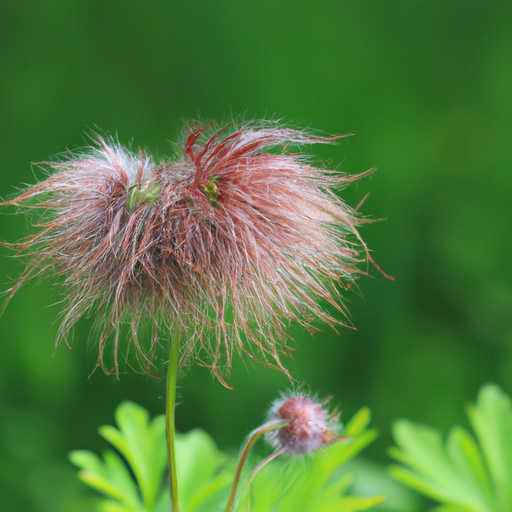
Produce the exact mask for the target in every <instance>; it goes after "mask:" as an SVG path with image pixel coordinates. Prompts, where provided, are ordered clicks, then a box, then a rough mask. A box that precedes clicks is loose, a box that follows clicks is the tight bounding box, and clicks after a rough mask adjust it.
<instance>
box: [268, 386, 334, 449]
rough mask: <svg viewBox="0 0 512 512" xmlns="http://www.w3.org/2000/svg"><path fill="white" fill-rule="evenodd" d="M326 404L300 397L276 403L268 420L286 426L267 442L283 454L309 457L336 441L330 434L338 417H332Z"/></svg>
mask: <svg viewBox="0 0 512 512" xmlns="http://www.w3.org/2000/svg"><path fill="white" fill-rule="evenodd" d="M326 403H327V401H325V402H318V401H317V400H316V399H315V398H310V397H307V396H304V395H300V394H299V395H293V396H288V397H282V398H280V399H278V400H276V401H275V402H274V403H273V404H272V406H271V408H270V411H269V414H268V418H267V419H268V420H269V421H272V420H279V419H283V420H288V421H289V423H288V424H287V425H285V426H284V427H282V428H280V429H278V430H275V431H273V432H270V433H269V434H268V436H267V439H268V441H269V442H270V443H271V444H272V445H273V446H275V447H277V448H278V449H280V450H281V451H282V452H287V453H296V454H299V453H311V452H313V451H316V450H319V449H320V448H323V447H324V446H326V445H328V444H330V443H331V442H332V441H333V440H334V439H339V438H340V437H339V436H338V435H337V434H336V433H335V432H334V430H333V428H336V427H337V426H338V415H337V414H331V413H330V412H329V411H328V410H327V409H326V408H325V405H326Z"/></svg>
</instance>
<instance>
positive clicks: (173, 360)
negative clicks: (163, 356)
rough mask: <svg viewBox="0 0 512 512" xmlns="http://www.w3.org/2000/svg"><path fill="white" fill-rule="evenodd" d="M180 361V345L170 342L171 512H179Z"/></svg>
mask: <svg viewBox="0 0 512 512" xmlns="http://www.w3.org/2000/svg"><path fill="white" fill-rule="evenodd" d="M179 359H180V344H179V342H178V339H177V338H174V339H172V340H171V344H170V347H169V365H168V367H167V390H166V410H165V418H166V423H167V456H168V459H169V478H170V483H171V499H172V510H173V512H179V510H180V506H179V501H178V478H177V475H176V449H175V437H176V435H175V434H176V425H175V408H176V379H177V376H178V363H179Z"/></svg>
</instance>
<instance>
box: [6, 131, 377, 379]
mask: <svg viewBox="0 0 512 512" xmlns="http://www.w3.org/2000/svg"><path fill="white" fill-rule="evenodd" d="M187 130H188V134H187V136H186V139H185V143H184V148H183V156H182V157H181V159H180V160H178V161H162V162H160V163H156V162H154V161H153V160H152V159H151V157H150V156H148V155H147V154H146V153H145V152H143V151H141V150H139V151H138V152H136V153H134V152H131V151H129V150H127V149H125V148H123V147H122V146H121V145H119V144H118V143H117V142H116V141H114V140H104V139H102V138H99V137H98V144H97V145H96V146H94V147H92V148H90V149H89V150H87V151H85V152H83V153H78V154H70V155H68V156H67V157H66V158H64V159H62V160H60V161H58V162H54V163H50V164H48V165H47V166H45V167H46V168H49V171H51V172H50V173H49V175H48V177H47V178H46V179H45V180H44V181H42V182H40V183H38V184H36V185H34V186H32V187H31V188H29V189H28V190H26V191H25V192H23V193H22V194H21V195H20V196H18V197H17V198H15V199H13V200H11V201H8V202H6V203H4V204H8V205H18V206H23V207H26V208H28V209H36V210H38V211H39V212H40V216H39V222H38V223H37V226H36V227H37V231H36V232H35V233H34V234H32V235H30V236H29V237H28V238H27V239H26V240H25V241H23V242H20V243H18V244H15V245H16V247H17V249H18V250H19V252H20V254H24V255H28V256H30V259H29V262H28V265H27V268H26V270H25V272H24V273H23V275H22V276H21V278H20V279H19V280H18V282H17V284H16V285H15V286H14V287H13V288H12V289H11V290H10V296H12V294H14V293H15V292H16V290H17V289H19V288H20V287H21V286H22V284H23V283H25V282H26V281H27V280H28V279H30V278H31V277H35V276H39V275H41V274H43V273H45V272H46V273H48V272H49V273H52V274H55V275H57V276H61V278H62V282H63V286H64V293H65V297H66V301H67V306H66V308H65V311H64V318H63V321H62V324H61V326H60V329H59V339H63V340H67V339H68V337H69V334H70V330H71V329H72V327H73V326H74V324H75V323H76V322H77V321H78V319H79V318H81V317H82V316H89V315H93V316H94V318H95V326H96V329H95V330H94V331H93V333H95V337H96V336H97V343H98V345H99V360H98V361H99V364H100V365H101V366H103V368H104V369H106V370H110V368H106V363H105V359H104V354H105V352H106V350H107V348H108V347H111V350H112V351H113V354H114V361H113V363H112V366H113V367H112V368H111V369H112V370H114V371H117V370H118V356H117V354H118V347H119V346H120V345H121V332H123V336H125V335H126V336H127V337H128V339H129V341H130V343H128V344H127V345H126V346H125V349H124V350H123V352H126V351H128V349H129V347H133V348H134V351H135V353H136V355H137V358H138V359H139V361H140V363H141V365H142V368H143V369H144V371H146V372H147V373H148V374H152V373H153V372H154V371H155V367H156V366H158V357H159V356H157V352H158V350H157V349H158V347H159V345H160V340H161V339H165V338H168V337H169V333H174V332H181V333H182V334H183V339H182V340H181V343H182V346H181V354H182V363H184V362H185V361H186V360H187V359H189V358H190V357H191V356H195V357H196V360H197V361H198V362H199V363H201V364H204V365H207V366H209V367H210V368H211V369H212V371H213V372H214V373H215V374H217V376H219V378H221V374H222V373H223V371H224V372H225V373H229V370H230V368H231V363H232V354H233V352H234V351H237V352H239V353H245V354H247V355H249V356H250V357H252V358H254V359H257V360H262V361H265V362H267V363H269V364H274V365H275V366H277V367H278V368H280V369H282V370H283V371H286V370H284V368H283V366H282V364H281V362H280V354H281V353H282V352H286V344H285V342H284V341H283V340H285V339H286V335H285V327H286V324H287V323H288V322H289V321H292V320H296V321H298V322H299V323H300V324H301V325H303V326H305V327H308V328H310V325H309V320H310V319H311V318H314V317H316V318H319V319H321V320H323V321H325V322H326V323H327V324H329V325H331V326H334V325H335V324H337V323H338V324H339V323H342V321H341V320H340V319H339V318H337V317H334V316H332V315H331V314H329V313H327V312H326V311H325V310H324V309H322V307H321V305H320V304H321V303H328V304H330V305H332V306H334V308H336V309H337V310H339V311H340V312H341V313H342V314H345V313H346V312H345V307H344V305H343V302H342V297H341V295H340V293H341V290H343V289H345V288H349V287H350V285H351V283H352V282H353V281H354V279H355V278H356V276H357V275H359V274H361V273H365V272H364V271H363V270H359V269H358V268H357V265H358V264H360V263H361V262H364V261H365V260H367V259H369V260H371V258H370V256H369V254H368V251H367V249H366V246H365V245H364V243H363V242H362V239H361V237H360V236H359V234H358V232H357V226H358V225H360V224H362V223H363V222H365V220H364V219H361V218H360V217H359V216H358V215H357V214H356V212H355V211H354V210H353V209H351V208H350V207H348V206H347V205H346V204H345V203H344V202H343V201H342V200H341V199H340V198H339V197H338V196H337V195H336V194H335V191H336V190H338V189H339V188H341V187H343V186H344V185H345V184H347V183H348V182H351V181H354V180H356V179H359V178H360V177H362V176H365V175H367V174H368V173H370V172H372V171H371V170H370V171H367V172H366V173H362V174H360V175H357V176H346V175H343V174H340V173H337V172H333V171H329V170H326V169H321V168H317V167H314V166H312V165H311V164H310V163H308V160H307V158H305V157H304V155H302V154H301V153H298V152H291V150H290V148H300V147H301V146H304V145H308V144H317V143H320V144H321V143H329V142H332V141H334V140H336V139H337V138H339V137H332V138H323V137H315V136H311V135H308V134H307V133H305V132H302V131H299V130H293V129H290V128H282V127H280V126H278V125H277V124H275V123H269V122H264V121H262V122H258V123H245V124H241V125H239V126H237V125H236V123H233V124H232V125H229V126H228V127H225V128H222V129H217V130H216V129H215V128H214V127H213V126H210V125H207V126H201V127H198V126H194V127H192V126H189V127H188V128H187ZM125 331H126V332H125ZM143 333H144V334H143Z"/></svg>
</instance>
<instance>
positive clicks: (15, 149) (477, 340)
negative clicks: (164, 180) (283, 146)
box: [0, 0, 512, 512]
mask: <svg viewBox="0 0 512 512" xmlns="http://www.w3.org/2000/svg"><path fill="white" fill-rule="evenodd" d="M244 113H245V115H246V117H247V118H261V117H274V118H283V119H284V120H285V121H286V122H288V123H290V124H292V125H294V126H299V127H312V128H314V129H318V130H321V131H323V132H327V133H345V132H352V131H355V132H357V136H356V137H352V138H350V139H344V140H343V141H342V142H341V143H340V144H339V145H336V146H329V147H316V148H315V147H313V148H311V151H312V152H313V154H314V155H315V156H316V157H317V158H318V159H323V160H327V161H329V162H332V165H333V166H339V168H340V169H341V170H342V171H345V172H349V173H357V172H360V171H364V170H366V169H368V168H370V167H373V166H377V167H378V169H379V170H378V172H377V173H375V174H373V175H372V176H371V177H369V178H366V179H365V180H363V181H361V182H358V183H357V184H354V185H352V187H351V188H349V189H348V190H347V191H346V192H345V193H344V197H346V199H347V201H348V202H349V203H350V204H351V205H353V206H355V205H356V204H357V203H358V202H359V200H360V199H361V198H362V197H363V196H364V195H365V194H366V193H367V192H368V191H371V195H370V197H369V198H368V199H367V201H366V202H365V204H364V206H363V212H364V213H365V214H367V215H370V216H372V217H373V218H386V219H387V220H386V221H385V222H379V223H375V224H370V225H367V226H365V227H364V228H363V229H362V234H363V236H364V238H365V240H366V241H367V243H368V245H369V246H370V247H371V248H372V249H373V250H374V252H373V256H374V258H375V259H376V260H377V261H378V263H379V265H380V266H381V267H382V268H383V269H384V270H385V271H386V272H388V273H390V274H392V275H393V276H395V278H396V281H395V282H391V281H388V280H386V279H385V278H384V277H383V276H381V275H380V274H379V273H378V272H376V271H373V270H372V272H371V274H372V275H371V277H364V278H361V279H360V281H359V288H360V289H359V292H356V293H352V294H351V295H350V296H349V297H348V301H349V303H350V305H349V306H350V310H351V313H352V321H353V323H354V325H355V326H356V328H357V330H349V329H343V330H340V332H339V334H336V333H333V332H329V331H327V330H326V331H325V332H322V333H317V334H316V335H315V336H314V337H313V338H311V337H310V336H308V335H305V334H303V333H302V332H300V331H298V330H293V331H292V334H293V336H294V337H295V338H296V340H297V343H296V350H295V355H294V358H293V360H290V361H288V367H289V369H290V370H291V372H292V374H293V375H294V377H295V378H296V379H297V380H298V381H305V382H307V383H308V385H309V386H310V388H311V390H313V391H315V392H318V393H319V395H320V396H327V395H334V396H335V398H334V400H333V403H335V404H339V405H340V407H341V409H342V410H343V418H348V417H350V416H351V415H352V414H353V413H354V412H355V411H356V410H357V409H358V408H359V407H361V406H362V405H367V406H369V407H370V408H371V410H372V411H373V415H374V420H373V423H374V425H376V426H377V427H378V428H379V430H380V432H381V435H380V437H379V440H378V441H377V442H376V443H374V445H372V447H371V448H370V449H368V450H367V451H366V454H367V457H368V458H369V460H372V461H374V462H376V463H378V464H380V465H385V464H387V463H389V462H390V459H389V458H388V456H387V454H386V450H387V447H388V446H390V445H391V444H392V439H391V435H390V424H391V423H392V421H393V420H394V419H396V418H399V417H408V418H410V419H412V420H414V421H421V422H426V423H430V424H432V425H435V426H437V427H439V428H441V429H443V430H446V429H447V428H448V427H449V426H450V425H452V424H454V423H463V424H465V423H466V420H465V414H464V405H465V404H466V403H467V402H468V401H469V400H473V399H474V398H475V395H476V392H477V390H478V388H479V387H480V386H481V385H482V384H483V383H484V382H487V381H494V382H496V383H498V384H499V385H500V386H501V387H502V388H503V389H504V390H505V391H507V392H508V393H510V392H512V267H511V265H510V262H509V260H510V257H511V249H512V247H511V245H512V244H511V241H510V238H509V237H510V236H511V234H512V229H511V228H512V215H511V213H512V207H511V205H512V202H511V199H510V198H511V197H512V172H511V166H512V145H511V138H512V137H511V135H512V133H511V132H512V3H511V2H510V1H509V0H501V1H500V0H495V1H493V2H488V1H485V0H481V1H473V0H458V1H455V0H452V1H446V0H430V1H421V0H395V1H386V0H325V1H318V2H315V3H313V2H310V1H305V0H295V1H293V2H291V1H287V2H284V1H276V0H274V1H269V0H259V1H257V2H241V1H235V0H216V1H206V0H190V1H182V2H178V1H171V0H167V1H164V0H154V1H147V2H142V1H139V2H137V1H127V0H124V1H120V0H108V1H105V0H101V1H100V0H26V1H18V0H2V1H1V2H0V151H1V160H0V173H1V180H0V197H2V198H6V197H9V196H10V195H12V194H13V192H15V190H16V187H19V186H21V184H23V183H34V181H35V179H36V177H35V176H34V171H33V169H32V168H31V162H38V161H43V160H47V159H48V158H51V157H52V155H55V154H58V153H60V152H62V151H63V150H65V149H67V148H70V149H73V148H77V147H81V146H83V145H85V144H87V143H88V141H89V139H88V136H87V134H88V133H90V131H91V130H94V129H96V127H99V129H101V130H102V131H103V132H106V133H110V134H113V135H117V136H118V137H119V139H120V141H121V142H123V143H132V142H133V144H134V146H141V147H144V148H147V149H148V150H150V151H151V152H153V153H155V154H157V155H159V156H164V155H166V154H171V153H172V147H171V144H170V143H169V141H172V140H176V139H177V137H178V136H179V134H180V129H181V127H182V125H183V122H184V121H186V120H189V119H192V118H197V117H201V118H206V119H215V118H217V119H226V118H229V117H231V116H238V115H240V114H244ZM35 174H36V175H37V177H40V174H37V172H36V173H35ZM12 213H13V211H12V210H11V209H10V210H9V211H8V212H6V214H4V215H1V216H0V238H1V239H2V240H4V241H10V242H14V241H17V240H19V239H20V238H21V237H22V236H23V234H24V233H26V228H27V226H26V221H25V220H24V219H23V218H21V217H19V216H14V215H12ZM0 252H1V254H0V271H1V272H0V286H1V287H2V289H3V290H5V289H7V288H8V287H9V282H10V279H12V278H15V277H16V276H18V275H19V273H20V272H21V269H22V264H21V262H20V261H17V260H16V259H13V258H11V257H9V256H10V255H11V254H12V253H11V252H10V251H9V250H8V249H6V248H1V249H0ZM58 298H59V295H58V290H56V289H55V287H54V286H52V283H51V282H45V283H43V284H40V285H37V286H32V285H29V286H26V287H25V288H24V289H23V290H22V291H21V292H20V293H18V295H16V297H15V298H14V299H13V300H12V302H11V303H10V304H9V306H8V308H7V309H6V311H5V313H4V315H3V316H2V317H1V318H0V510H9V511H10V512H18V511H29V512H46V511H52V512H60V511H77V512H78V511H80V510H84V511H85V510H91V503H90V502H89V501H88V499H89V498H88V494H87V490H86V489H85V488H84V487H83V486H82V485H81V484H80V483H79V482H78V480H77V479H76V477H75V470H74V468H73V467H72V466H71V465H70V464H69V463H68V462H67V453H68V452H69V451H70V450H71V449H76V448H87V449H93V450H100V449H101V448H102V447H104V443H103V442H102V441H101V439H100V437H99V436H98V435H97V427H98V426H99V425H101V424H103V423H111V422H112V421H113V410H114V408H115V406H116V405H117V404H118V403H119V402H120V401H122V400H124V399H130V400H134V401H137V402H138V403H140V404H142V405H144V406H145V407H147V408H148V409H149V410H150V411H151V412H152V413H154V414H158V413H161V412H163V410H164V402H163V393H164V389H163V384H162V383H161V382H158V381H153V380H150V379H148V378H146V377H144V376H141V375H132V374H127V375H121V376H120V378H119V380H116V379H115V378H114V377H105V376H104V375H102V374H101V373H100V372H96V373H95V374H94V375H93V376H92V377H91V378H88V375H89V373H90V372H91V370H92V368H93V366H94V362H95V354H93V353H91V351H89V350H88V349H87V332H88V327H89V324H88V322H87V321H83V322H81V323H80V324H79V326H78V328H77V330H76V335H75V340H74V346H73V349H72V350H68V349H67V348H66V347H64V346H61V347H59V348H58V349H57V350H55V349H54V339H55V334H56V329H57V325H58V314H59V311H60V309H61V306H59V305H58V304H56V302H57V300H58ZM230 383H231V384H232V385H233V386H234V388H235V389H234V391H228V390H226V389H225V388H223V387H222V386H221V385H220V384H219V383H218V382H217V381H215V380H214V379H213V378H212V377H211V376H210V375H209V373H208V371H207V370H206V369H202V368H192V369H190V370H189V371H188V372H187V373H186V374H185V375H184V377H183V378H182V379H181V381H180V389H179V393H180V396H181V404H180V405H179V408H178V411H177V423H178V428H179V429H181V430H182V431H186V430H188V429H190V428H192V427H195V426H199V427H203V428H205V429H207V430H208V431H209V432H210V433H211V434H212V435H213V436H214V438H215V439H216V440H217V442H218V443H219V445H220V446H221V447H222V448H224V449H226V450H233V451H234V450H236V448H237V446H239V445H240V443H241V442H242V440H243V439H244V436H245V435H246V434H247V433H248V432H249V431H250V430H251V429H252V428H253V427H255V426H256V425H258V424H259V423H260V422H261V421H262V419H263V417H264V413H265V410H266V408H267V405H268V404H269V403H270V402H271V401H272V400H273V399H274V398H275V397H276V396H277V395H278V394H279V392H280V391H283V390H285V389H287V388H288V387H289V386H290V384H289V382H288V381H287V379H286V377H284V376H283V375H281V374H279V373H277V372H275V371H272V370H269V369H266V368H262V367H258V366H255V365H254V364H253V363H250V362H241V361H236V363H235V367H234V371H233V375H232V378H231V380H230ZM400 506H402V505H400ZM398 508H399V506H398V505H397V510H398ZM404 510H405V509H404ZM407 510H409V509H407Z"/></svg>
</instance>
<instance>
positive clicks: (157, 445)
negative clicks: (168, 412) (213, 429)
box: [100, 402, 167, 509]
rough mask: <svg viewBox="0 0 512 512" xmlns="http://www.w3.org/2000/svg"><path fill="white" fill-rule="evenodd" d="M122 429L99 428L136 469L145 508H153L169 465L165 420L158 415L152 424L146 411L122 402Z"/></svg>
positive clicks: (118, 416)
mask: <svg viewBox="0 0 512 512" xmlns="http://www.w3.org/2000/svg"><path fill="white" fill-rule="evenodd" d="M116 421H117V424H118V425H119V430H118V429H116V428H114V427H111V426H108V425H107V426H103V427H101V428H100V434H101V435H102V436H103V437H104V438H105V439H106V440H107V441H109V442H110V443H111V444H112V445H113V446H114V447H115V448H117V450H118V451H119V452H120V453H121V455H123V457H124V458H125V459H126V461H127V462H128V464H129V465H130V467H131V468H132V470H133V473H134V475H135V478H136V479H137V482H138V484H139V487H140V490H141V494H142V497H143V501H144V504H145V506H146V507H147V508H148V509H152V508H153V507H154V505H155V502H156V500H157V497H158V492H159V490H160V487H161V485H162V477H163V473H164V471H165V468H166V464H167V458H166V457H167V455H166V454H167V451H166V444H165V419H164V417H163V416H159V417H157V418H155V419H154V420H153V422H152V423H151V424H149V415H148V413H147V411H146V410H145V409H144V408H142V407H140V406H138V405H136V404H134V403H132V402H123V403H122V404H121V405H120V406H119V407H118V408H117V410H116Z"/></svg>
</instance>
